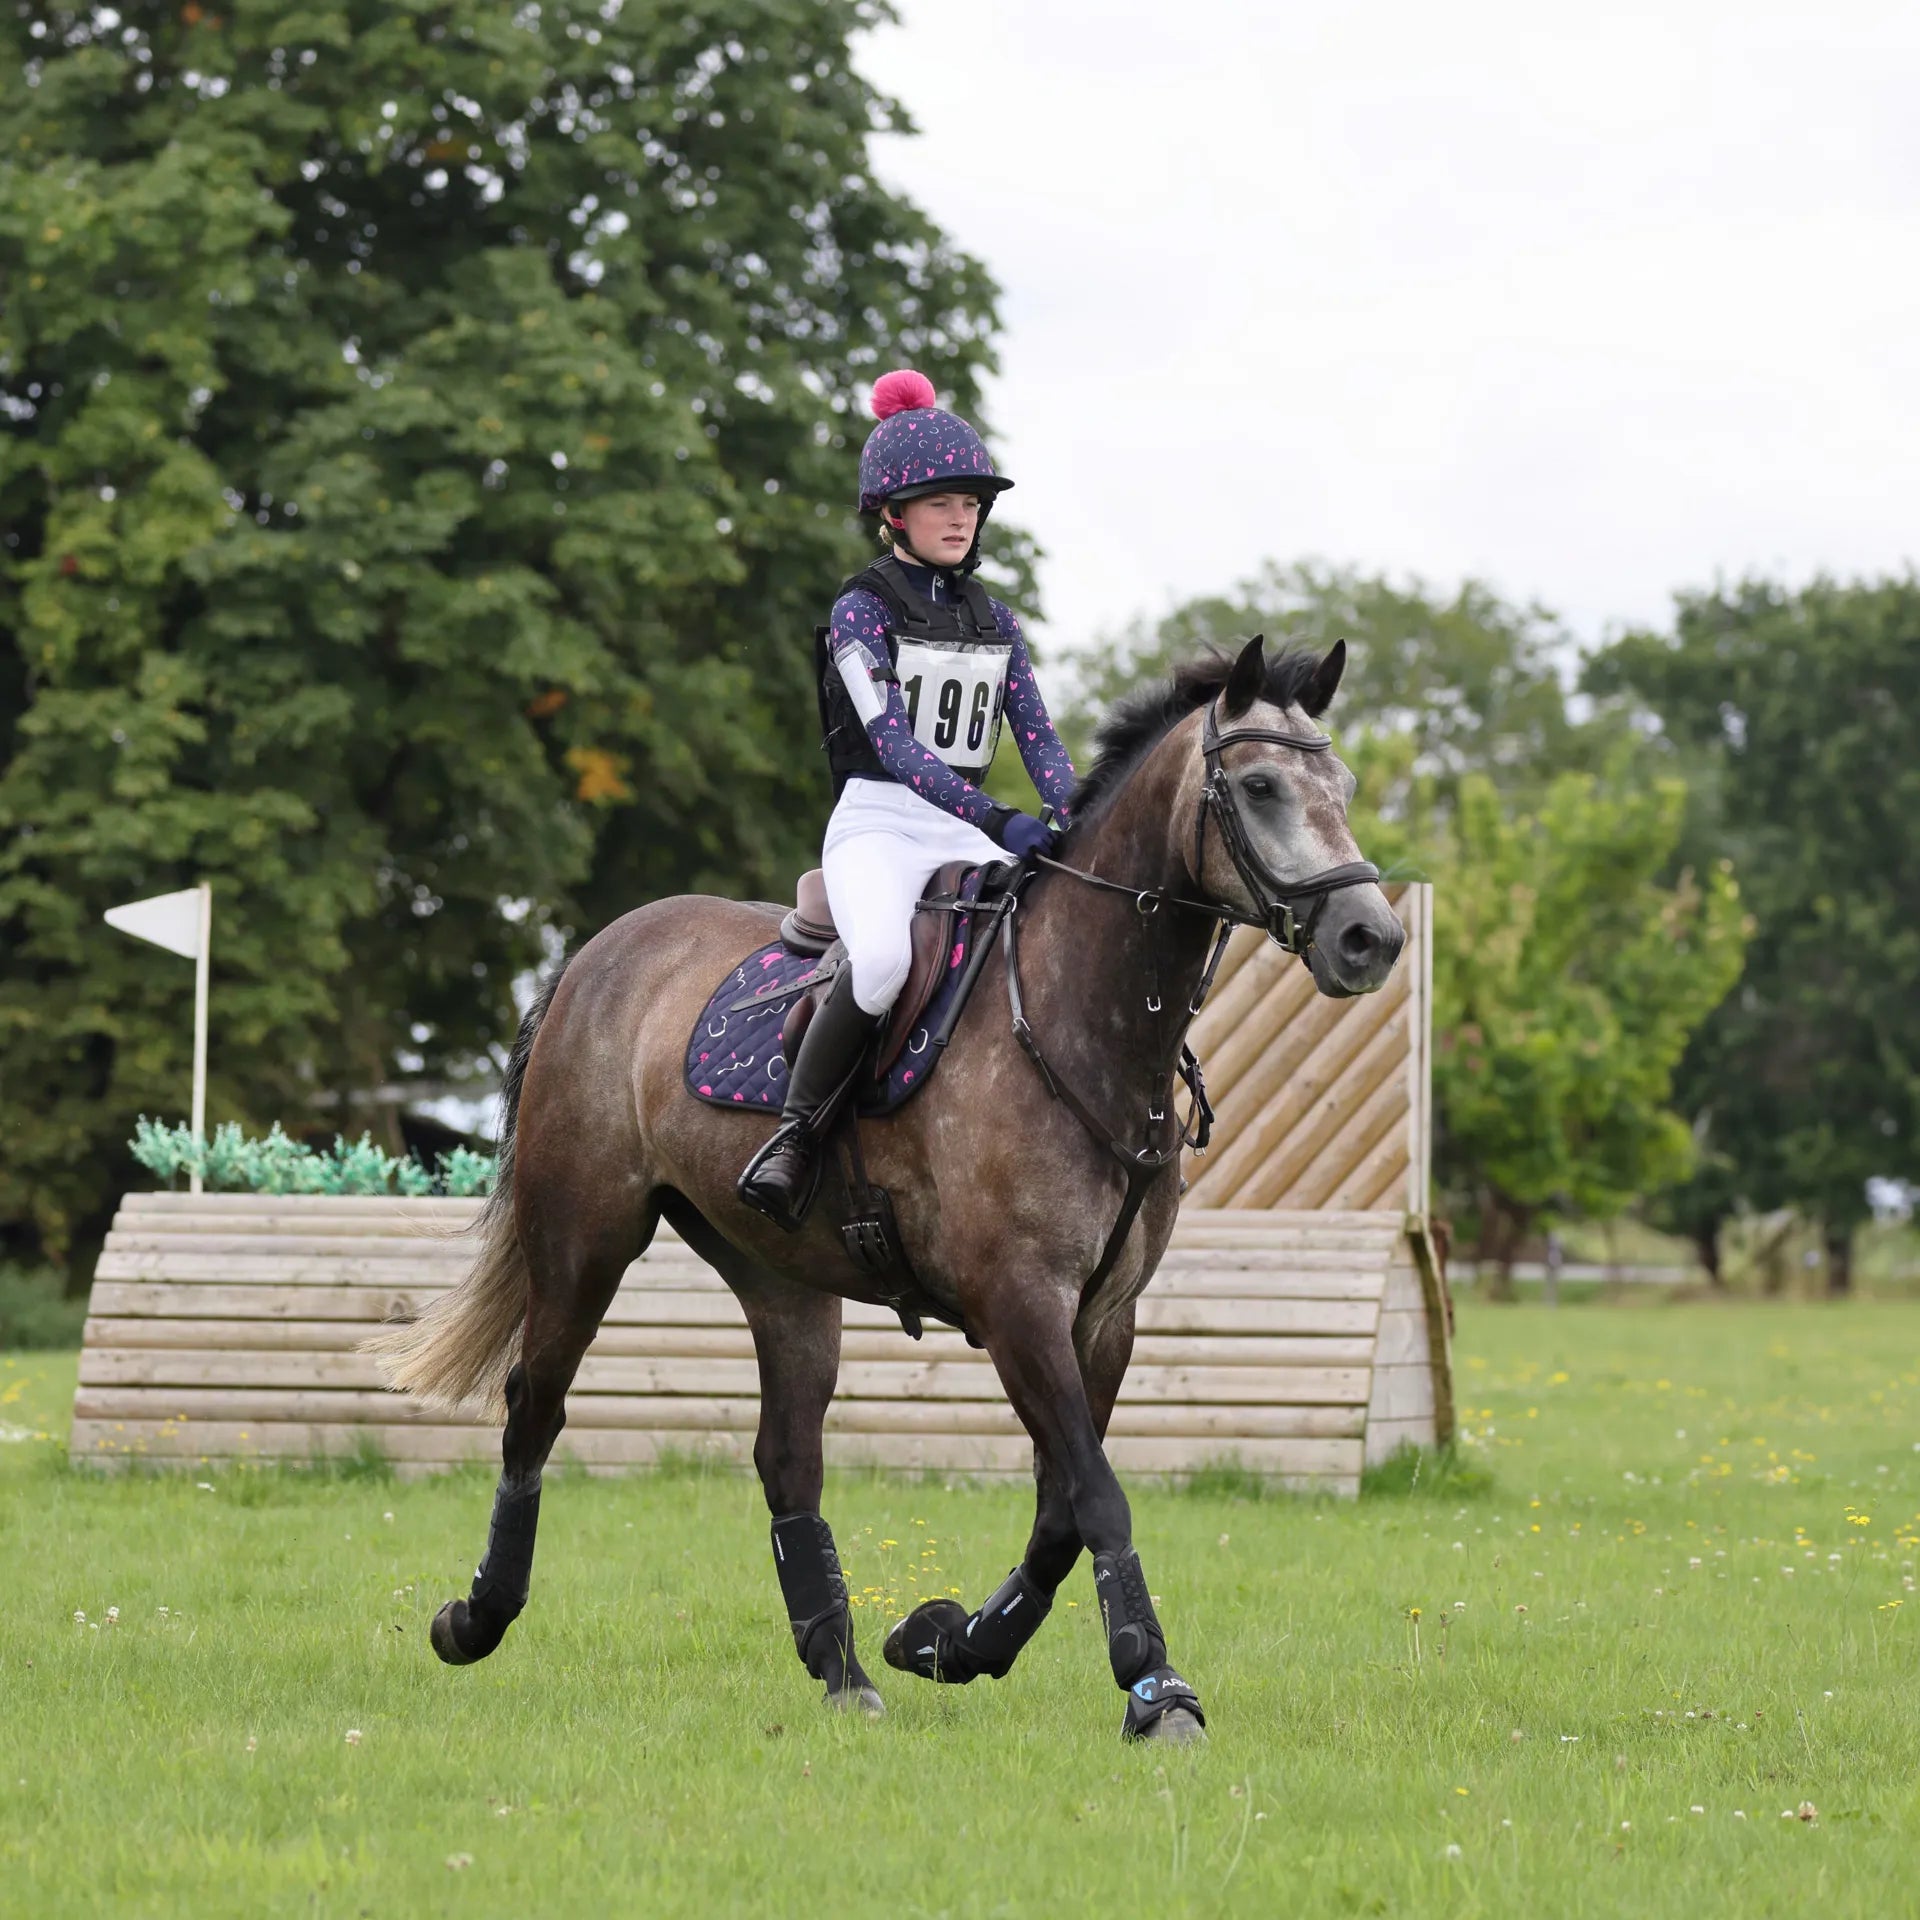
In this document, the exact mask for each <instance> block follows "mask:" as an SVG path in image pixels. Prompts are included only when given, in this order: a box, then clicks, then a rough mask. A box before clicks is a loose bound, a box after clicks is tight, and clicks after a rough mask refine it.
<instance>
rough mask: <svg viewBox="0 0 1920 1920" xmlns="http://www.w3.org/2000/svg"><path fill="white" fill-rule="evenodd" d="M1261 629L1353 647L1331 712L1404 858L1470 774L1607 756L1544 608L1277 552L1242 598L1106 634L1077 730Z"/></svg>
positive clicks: (1090, 660)
mask: <svg viewBox="0 0 1920 1920" xmlns="http://www.w3.org/2000/svg"><path fill="white" fill-rule="evenodd" d="M1255 633H1264V634H1266V635H1267V637H1268V639H1269V641H1270V642H1272V643H1273V644H1275V645H1278V644H1280V643H1282V642H1297V643H1299V644H1302V645H1307V646H1312V647H1316V648H1325V647H1328V646H1330V645H1332V643H1333V642H1334V641H1335V640H1340V639H1344V640H1345V641H1346V642H1347V646H1348V665H1347V671H1346V675H1345V678H1344V679H1343V681H1342V682H1341V688H1340V697H1339V701H1338V703H1337V705H1336V707H1335V709H1334V713H1333V716H1332V720H1333V724H1334V725H1335V726H1336V728H1337V730H1338V733H1339V737H1340V741H1341V752H1342V755H1343V756H1344V757H1345V758H1346V759H1347V760H1348V762H1349V764H1350V765H1352V767H1353V769H1354V771H1355V773H1356V774H1357V775H1358V776H1359V778H1360V784H1361V792H1362V795H1363V796H1364V801H1365V806H1366V809H1367V813H1368V817H1369V818H1370V819H1371V820H1374V821H1377V822H1378V823H1379V824H1380V828H1381V829H1383V830H1384V834H1385V838H1386V840H1387V841H1388V842H1389V843H1391V845H1392V847H1393V849H1394V850H1395V851H1396V852H1398V851H1405V852H1406V853H1408V854H1409V855H1412V854H1413V853H1415V852H1416V851H1417V849H1418V848H1419V847H1420V846H1421V845H1422V844H1423V843H1424V841H1425V840H1426V838H1427V837H1428V834H1429V824H1428V823H1429V819H1430V817H1433V818H1437V817H1438V816H1439V815H1442V814H1444V813H1445V812H1446V810H1447V809H1448V808H1449V807H1450V806H1451V804H1452V801H1453V797H1454V793H1455V790H1456V788H1457V786H1458V783H1459V781H1460V779H1461V778H1462V776H1463V775H1465V774H1467V773H1470V772H1472V773H1480V774H1484V775H1485V776H1486V777H1487V778H1489V779H1491V780H1492V781H1493V782H1494V783H1495V784H1496V786H1498V787H1499V789H1500V790H1501V791H1502V792H1505V793H1513V794H1532V793H1537V792H1538V791H1539V789H1540V787H1541V786H1542V784H1543V783H1544V781H1545V780H1546V779H1548V778H1550V777H1551V775H1552V774H1554V773H1556V772H1562V771H1566V770H1568V769H1569V768H1572V767H1578V766H1586V765H1590V764H1593V763H1594V762H1595V761H1596V759H1597V758H1598V756H1599V754H1600V752H1601V744H1602V743H1601V740H1600V737H1599V735H1597V734H1594V733H1590V732H1587V731H1583V730H1582V729H1580V728H1578V727H1576V726H1575V725H1574V724H1573V723H1572V722H1571V721H1570V720H1569V718H1568V715H1567V702H1566V694H1565V690H1564V688H1563V686H1562V684H1561V669H1562V667H1563V665H1566V664H1567V663H1569V662H1570V661H1571V659H1572V656H1573V646H1574V643H1573V640H1572V638H1571V636H1570V635H1569V634H1567V633H1566V631H1565V630H1564V629H1563V628H1562V627H1561V625H1560V623H1559V621H1558V620H1557V619H1556V618H1555V617H1554V616H1553V615H1552V614H1551V613H1549V612H1548V611H1547V610H1546V609H1545V608H1542V607H1538V606H1528V607H1518V606H1513V605H1510V604H1508V603H1507V602H1505V601H1503V600H1502V599H1501V598H1500V597H1499V596H1498V595H1497V594H1496V593H1494V592H1493V590H1492V589H1491V588H1489V587H1487V586H1485V585H1483V584H1482V583H1480V582H1478V581H1472V580H1469V581H1467V582H1466V583H1465V584H1464V585H1462V586H1461V587H1460V588H1459V590H1458V591H1457V592H1455V593H1453V594H1451V595H1441V594H1437V593H1435V592H1433V591H1432V590H1431V589H1429V588H1428V587H1426V586H1424V585H1422V584H1421V583H1420V582H1418V581H1411V582H1404V583H1403V582H1397V581H1394V580H1392V579H1390V578H1388V577H1387V576H1385V575H1379V574H1366V573H1361V572H1359V571H1358V570H1356V569H1353V568H1348V567H1333V566H1328V565H1326V564H1324V563H1322V562H1318V561H1302V562H1299V563H1297V564H1294V565H1291V566H1281V565H1279V564H1277V563H1275V562H1272V561H1269V562H1268V563H1267V564H1266V565H1265V566H1264V567H1263V568H1262V569H1261V570H1260V572H1258V573H1257V574H1255V575H1254V576H1253V578H1251V579H1249V580H1245V581H1242V582H1241V583H1240V584H1239V585H1238V586H1236V587H1235V588H1233V589H1232V590H1231V592H1229V593H1226V594H1222V595H1207V596H1203V597H1201V598H1199V599H1195V600H1190V601H1188V602H1186V603H1185V604H1184V605H1182V606H1180V607H1177V608H1175V609H1174V611H1173V612H1172V613H1170V614H1168V615H1167V616H1166V617H1165V618H1164V619H1162V620H1160V621H1158V622H1156V623H1153V624H1152V625H1149V624H1147V623H1145V622H1136V623H1135V624H1134V625H1133V626H1132V627H1130V628H1128V629H1127V630H1126V631H1124V632H1123V633H1121V634H1119V635H1117V636H1114V637H1112V638H1110V639H1108V640H1106V641H1104V642H1103V643H1102V644H1101V645H1099V646H1098V647H1096V648H1095V649H1093V650H1092V652H1091V653H1090V654H1089V655H1087V656H1085V657H1084V659H1083V660H1082V661H1081V662H1079V663H1077V664H1078V666H1079V679H1078V697H1077V698H1076V699H1075V701H1074V702H1073V703H1072V705H1071V707H1070V708H1069V710H1068V714H1067V722H1066V724H1067V726H1068V728H1069V729H1070V737H1071V738H1073V739H1074V741H1075V742H1076V745H1077V744H1078V743H1079V742H1084V741H1085V740H1086V739H1087V738H1088V737H1089V736H1090V735H1091V732H1092V730H1093V726H1094V724H1095V723H1096V722H1097V720H1098V717H1099V715H1100V713H1101V712H1102V711H1103V710H1104V709H1105V708H1106V707H1107V705H1108V704H1110V703H1111V702H1112V701H1113V700H1114V699H1115V698H1116V697H1117V696H1118V695H1119V694H1121V693H1122V692H1124V691H1125V690H1126V689H1127V688H1128V687H1129V686H1132V685H1134V684H1136V683H1137V682H1138V681H1140V680H1142V679H1145V678H1147V677H1149V676H1151V675H1153V674H1157V673H1163V672H1165V671H1166V670H1167V668H1168V667H1169V666H1171V665H1172V664H1173V663H1174V662H1175V661H1178V660H1184V659H1187V658H1189V657H1191V656H1193V655H1195V654H1198V653H1200V652H1202V651H1204V650H1205V649H1206V648H1207V647H1209V646H1219V647H1230V646H1232V645H1233V644H1235V643H1236V642H1240V641H1244V640H1246V639H1247V638H1248V637H1249V636H1250V635H1252V634H1255ZM1375 837H1376V839H1379V838H1380V837H1381V834H1380V832H1379V831H1376V835H1375Z"/></svg>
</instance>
